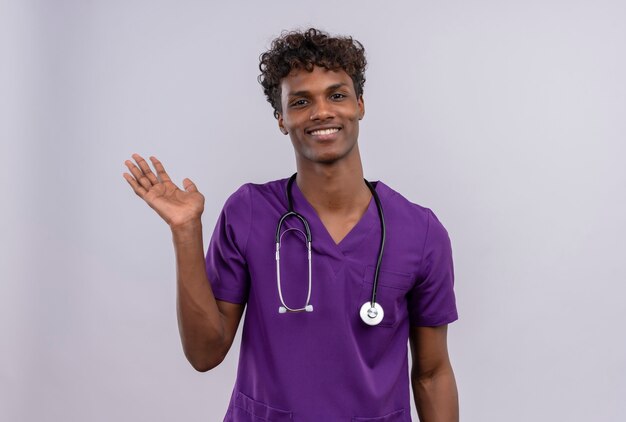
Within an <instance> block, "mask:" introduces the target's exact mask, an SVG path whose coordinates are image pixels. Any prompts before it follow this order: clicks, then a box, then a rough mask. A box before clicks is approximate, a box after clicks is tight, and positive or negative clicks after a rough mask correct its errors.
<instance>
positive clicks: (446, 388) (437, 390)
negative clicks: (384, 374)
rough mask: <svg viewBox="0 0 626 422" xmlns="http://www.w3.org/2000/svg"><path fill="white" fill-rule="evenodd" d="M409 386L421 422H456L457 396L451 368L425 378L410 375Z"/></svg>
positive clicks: (457, 414)
mask: <svg viewBox="0 0 626 422" xmlns="http://www.w3.org/2000/svg"><path fill="white" fill-rule="evenodd" d="M411 385H412V386H413V398H414V399H415V407H416V408H417V414H418V416H419V418H420V421H421V422H458V420H459V396H458V392H457V388H456V380H455V378H454V372H453V371H452V368H451V367H448V368H446V369H442V370H440V371H438V372H436V373H432V374H429V375H427V376H421V377H420V376H417V375H415V374H412V375H411Z"/></svg>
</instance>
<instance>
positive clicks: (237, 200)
mask: <svg viewBox="0 0 626 422" xmlns="http://www.w3.org/2000/svg"><path fill="white" fill-rule="evenodd" d="M287 180H288V179H287V178H284V179H276V180H270V181H268V182H264V183H258V182H247V183H244V184H242V185H241V186H239V188H237V189H236V190H235V191H234V192H233V193H232V194H231V195H230V196H229V198H228V200H227V201H226V203H227V204H228V205H231V206H238V205H241V204H242V202H247V203H250V202H251V201H255V200H258V199H260V198H262V197H264V198H267V197H277V196H280V195H281V192H284V190H285V185H286V183H287Z"/></svg>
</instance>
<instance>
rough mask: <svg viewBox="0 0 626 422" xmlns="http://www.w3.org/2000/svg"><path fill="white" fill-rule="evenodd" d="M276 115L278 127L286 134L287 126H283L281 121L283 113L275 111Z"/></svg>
mask: <svg viewBox="0 0 626 422" xmlns="http://www.w3.org/2000/svg"><path fill="white" fill-rule="evenodd" d="M276 115H277V116H278V117H277V119H278V129H280V131H281V132H282V133H283V135H287V134H289V131H288V130H287V128H286V127H285V125H284V123H283V115H282V113H277V114H276Z"/></svg>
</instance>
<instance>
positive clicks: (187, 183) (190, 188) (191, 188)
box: [183, 178, 198, 192]
mask: <svg viewBox="0 0 626 422" xmlns="http://www.w3.org/2000/svg"><path fill="white" fill-rule="evenodd" d="M183 187H184V188H185V190H186V191H187V192H198V188H197V187H196V185H195V184H194V183H193V182H192V181H191V179H189V178H185V179H183Z"/></svg>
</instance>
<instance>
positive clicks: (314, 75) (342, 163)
mask: <svg viewBox="0 0 626 422" xmlns="http://www.w3.org/2000/svg"><path fill="white" fill-rule="evenodd" d="M364 114H365V105H364V102H363V97H362V96H357V95H356V92H355V90H354V85H353V83H352V79H351V78H350V77H349V75H348V74H347V73H346V72H344V71H343V70H338V71H329V70H327V69H324V68H320V67H314V69H313V71H312V72H307V71H306V70H296V71H292V72H291V73H290V74H289V75H288V76H286V77H285V78H283V80H282V81H281V111H280V112H279V114H278V126H279V129H280V131H281V132H282V133H283V134H285V135H289V137H290V139H291V143H292V145H293V148H294V152H295V156H296V164H297V170H298V176H297V178H296V183H297V184H298V187H299V188H300V190H301V191H302V193H303V195H304V196H305V197H306V199H307V200H308V202H309V203H310V204H311V205H312V206H313V208H314V209H315V211H316V212H317V214H318V216H319V217H320V220H321V221H322V222H323V224H324V226H325V227H326V230H327V231H328V233H329V234H330V236H331V237H332V239H333V240H334V241H335V243H339V242H341V240H342V239H343V238H344V237H345V236H346V235H347V234H348V233H349V232H350V230H352V228H353V227H354V226H355V225H356V224H357V222H358V221H359V220H360V219H361V217H362V216H363V214H364V213H365V211H366V210H367V207H368V205H369V203H370V200H371V192H370V191H369V189H368V188H367V186H366V185H365V183H364V182H363V167H362V164H361V157H360V153H359V147H358V142H357V139H358V134H359V121H360V120H361V119H362V118H363V116H364ZM133 159H135V161H136V165H135V164H134V163H133V162H132V161H130V160H127V161H126V162H125V164H126V166H127V167H128V169H129V171H130V172H131V174H132V175H131V174H128V173H124V178H125V179H126V180H127V181H128V183H129V184H130V186H131V187H132V189H133V191H134V192H135V193H136V194H137V195H138V196H139V197H141V198H142V199H143V200H144V201H145V202H146V203H147V204H148V205H149V206H150V207H151V208H153V209H154V210H155V211H156V212H157V213H158V214H159V215H160V216H161V217H162V218H163V219H164V220H165V221H166V222H167V224H168V225H169V226H170V228H171V230H172V238H173V242H174V248H175V251H176V265H177V287H178V288H177V312H178V322H179V331H180V335H181V341H182V344H183V349H184V352H185V355H186V356H187V359H188V360H189V362H190V363H191V364H192V366H193V367H194V368H195V369H196V370H198V371H203V372H204V371H208V370H210V369H212V368H214V367H215V366H217V365H219V363H221V362H222V360H223V359H224V357H225V356H226V354H227V353H228V351H229V350H230V347H231V346H232V343H233V340H234V338H235V334H236V332H237V328H238V326H239V323H240V320H241V316H242V314H243V310H244V307H245V305H243V304H234V303H229V302H224V301H219V300H216V299H215V297H214V295H213V293H212V291H211V287H210V283H209V282H208V280H207V278H206V273H205V269H204V249H203V240H202V225H201V220H200V217H201V214H202V212H203V210H204V196H202V194H200V192H199V191H198V189H197V187H196V185H195V184H194V183H193V182H192V181H191V180H189V179H184V180H183V188H184V189H183V190H181V189H179V188H178V187H177V186H176V185H175V184H174V183H173V182H172V181H171V180H170V178H169V176H168V175H167V172H166V171H165V169H164V167H163V165H162V164H161V163H160V162H159V161H158V160H157V159H156V158H155V157H151V158H150V159H151V161H152V164H153V166H154V168H155V169H156V175H155V174H154V173H153V172H152V170H151V169H150V166H149V165H148V163H147V162H146V161H145V160H144V159H143V158H142V157H141V156H139V155H138V154H133ZM409 341H410V346H411V354H412V359H413V363H412V368H411V384H412V386H413V392H414V399H415V405H416V407H417V410H418V414H419V417H420V420H421V421H422V422H456V421H458V419H459V411H458V398H457V389H456V383H455V379H454V373H453V371H452V367H451V365H450V360H449V358H448V349H447V326H441V327H411V329H410V335H409Z"/></svg>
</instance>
